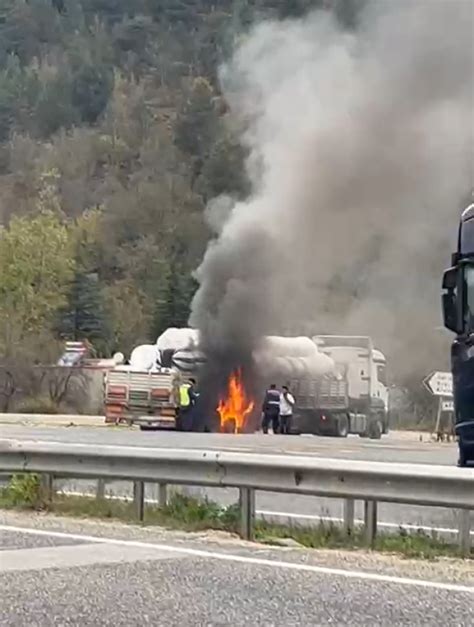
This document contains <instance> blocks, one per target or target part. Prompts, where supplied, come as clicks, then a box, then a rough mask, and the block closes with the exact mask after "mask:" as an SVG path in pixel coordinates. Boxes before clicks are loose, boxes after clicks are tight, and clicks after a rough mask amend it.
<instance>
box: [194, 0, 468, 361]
mask: <svg viewBox="0 0 474 627" xmlns="http://www.w3.org/2000/svg"><path fill="white" fill-rule="evenodd" d="M473 6H474V5H473V3H472V1H471V0H432V1H429V0H411V1H407V2H403V1H402V2H388V1H383V0H377V1H376V2H372V3H369V4H368V6H367V8H366V10H365V11H364V13H363V15H362V16H361V17H360V20H359V27H358V30H357V31H356V32H351V33H349V32H347V31H344V30H342V28H341V27H340V26H339V25H338V24H337V23H336V21H335V19H333V18H332V16H331V15H330V14H328V13H324V12H317V13H314V14H312V15H309V16H307V17H306V18H305V19H302V20H289V21H284V22H267V23H262V24H260V25H258V26H257V27H256V28H254V29H253V30H252V31H251V32H250V33H249V35H248V36H247V37H246V39H245V40H244V42H243V43H242V45H241V46H240V47H239V48H238V49H237V50H236V51H235V54H234V56H233V58H232V60H231V61H230V62H229V64H228V65H227V66H226V67H225V68H223V70H222V76H221V78H222V86H223V91H224V94H225V96H226V98H227V100H228V102H229V103H230V106H231V110H232V111H233V114H234V115H235V116H237V117H238V118H239V119H240V122H241V123H242V125H243V127H244V128H245V131H244V133H243V137H242V142H243V143H244V144H245V146H246V147H247V148H248V150H249V159H248V163H247V166H248V169H249V175H250V177H251V180H252V183H253V192H252V195H251V197H250V198H249V199H248V200H247V201H245V202H239V203H236V204H235V205H234V206H233V208H232V209H231V210H230V211H229V209H228V207H226V211H225V214H222V213H219V215H220V216H222V215H226V216H228V217H227V219H226V221H225V222H224V224H222V221H218V222H219V224H218V231H219V235H218V238H217V239H216V240H215V241H214V242H212V243H211V245H210V246H209V248H208V250H207V253H206V255H205V258H204V260H203V262H202V265H201V266H200V268H199V270H198V273H197V276H198V280H199V282H200V288H199V290H198V292H197V294H196V296H195V299H194V302H193V308H192V315H191V320H190V321H191V324H192V325H193V326H197V327H198V328H199V329H200V330H201V334H202V338H203V343H204V345H207V347H209V348H211V349H213V348H216V349H217V348H218V349H219V350H221V351H222V350H228V351H232V350H233V347H235V346H238V349H239V351H240V352H242V351H245V350H249V351H251V350H252V348H253V346H255V344H256V342H258V340H259V338H260V337H261V336H263V335H265V334H269V333H294V334H298V333H308V334H309V333H328V332H338V333H350V332H353V333H364V334H371V335H372V336H374V337H375V339H376V340H377V341H378V342H379V343H380V344H381V347H382V349H383V350H386V351H388V353H389V357H390V355H391V356H392V358H393V360H395V359H398V360H399V363H403V366H407V367H408V368H411V369H415V367H417V366H418V365H420V364H421V366H422V367H424V364H425V362H426V359H427V358H428V356H429V353H430V351H431V345H432V343H433V342H434V341H435V339H436V338H435V339H433V328H434V327H436V326H437V325H440V313H439V312H440V304H439V292H440V275H441V271H442V269H443V267H444V266H445V265H447V264H448V263H449V255H450V252H451V249H452V247H453V242H454V233H455V230H456V221H457V218H458V215H459V210H460V205H459V203H460V201H461V199H462V197H463V195H464V194H465V193H466V191H467V190H468V188H469V186H470V185H472V181H473V146H474V124H473V93H474V78H473V76H474V55H473V43H472V41H473V40H472V34H473V29H474V10H473Z"/></svg>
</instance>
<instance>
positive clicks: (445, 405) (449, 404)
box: [441, 401, 454, 411]
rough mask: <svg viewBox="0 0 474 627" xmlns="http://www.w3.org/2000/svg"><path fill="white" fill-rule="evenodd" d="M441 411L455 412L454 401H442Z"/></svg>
mask: <svg viewBox="0 0 474 627" xmlns="http://www.w3.org/2000/svg"><path fill="white" fill-rule="evenodd" d="M441 411H454V403H453V401H442V403H441Z"/></svg>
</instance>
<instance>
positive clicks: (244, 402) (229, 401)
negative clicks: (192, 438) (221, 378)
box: [217, 370, 255, 433]
mask: <svg viewBox="0 0 474 627" xmlns="http://www.w3.org/2000/svg"><path fill="white" fill-rule="evenodd" d="M254 406H255V403H254V402H253V401H252V399H250V398H249V397H248V396H247V394H246V392H245V387H244V384H243V383H242V372H241V371H240V370H237V371H235V372H233V373H232V374H231V376H230V378H229V384H228V388H227V397H226V398H221V399H220V401H219V405H218V406H217V413H218V414H219V417H220V423H221V431H223V430H227V428H228V427H229V426H230V425H231V424H232V423H233V429H232V430H233V431H234V433H238V432H239V431H241V430H242V427H243V426H244V424H245V419H246V418H247V416H248V415H249V414H250V413H251V412H252V410H253V408H254Z"/></svg>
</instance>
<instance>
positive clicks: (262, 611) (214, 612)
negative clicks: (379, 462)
mask: <svg viewBox="0 0 474 627" xmlns="http://www.w3.org/2000/svg"><path fill="white" fill-rule="evenodd" d="M0 589H1V590H2V595H1V599H2V603H1V604H0V625H5V626H8V627H23V626H24V625H34V626H35V627H49V626H53V625H62V626H72V625H77V626H79V625H81V626H84V627H86V626H99V625H104V626H105V625H111V626H112V625H113V626H114V627H117V626H123V627H133V626H135V625H140V626H142V625H155V626H158V625H159V626H164V627H166V626H175V625H182V626H183V627H187V626H192V627H194V626H203V625H209V626H214V625H216V626H217V625H219V626H221V627H222V626H227V625H229V626H230V625H232V626H240V625H242V626H243V625H274V626H276V627H280V626H281V627H283V626H285V627H287V626H295V627H296V626H300V625H301V626H305V627H306V626H312V625H326V624H333V625H334V624H337V625H380V626H384V625H387V626H388V625H390V626H392V625H407V626H408V625H410V626H411V625H431V626H435V625H443V626H451V625H453V626H454V625H469V624H472V606H473V600H474V572H473V570H472V568H471V567H470V564H468V563H467V562H462V561H458V560H440V561H439V562H422V561H414V560H406V559H405V560H403V559H400V558H396V557H394V556H389V555H376V554H368V553H363V552H358V553H352V554H351V553H349V552H329V551H314V550H313V551H311V550H306V549H301V548H294V547H291V548H274V547H271V548H270V547H268V546H263V545H249V544H247V543H244V542H241V541H238V540H235V539H231V538H229V537H224V536H223V535H222V534H220V535H219V534H214V535H212V534H207V535H203V534H186V535H185V534H180V533H177V532H170V531H164V530H159V529H150V528H146V529H143V528H140V527H134V526H124V525H118V524H115V523H97V522H91V521H72V520H66V519H60V518H54V517H49V516H44V515H43V516H32V515H31V514H29V515H25V514H18V513H13V512H0Z"/></svg>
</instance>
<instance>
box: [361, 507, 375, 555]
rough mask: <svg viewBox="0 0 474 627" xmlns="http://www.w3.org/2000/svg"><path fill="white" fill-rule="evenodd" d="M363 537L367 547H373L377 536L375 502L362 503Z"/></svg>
mask: <svg viewBox="0 0 474 627" xmlns="http://www.w3.org/2000/svg"><path fill="white" fill-rule="evenodd" d="M364 535H365V541H366V543H367V544H368V545H369V546H374V544H375V538H376V536H377V501H364Z"/></svg>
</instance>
